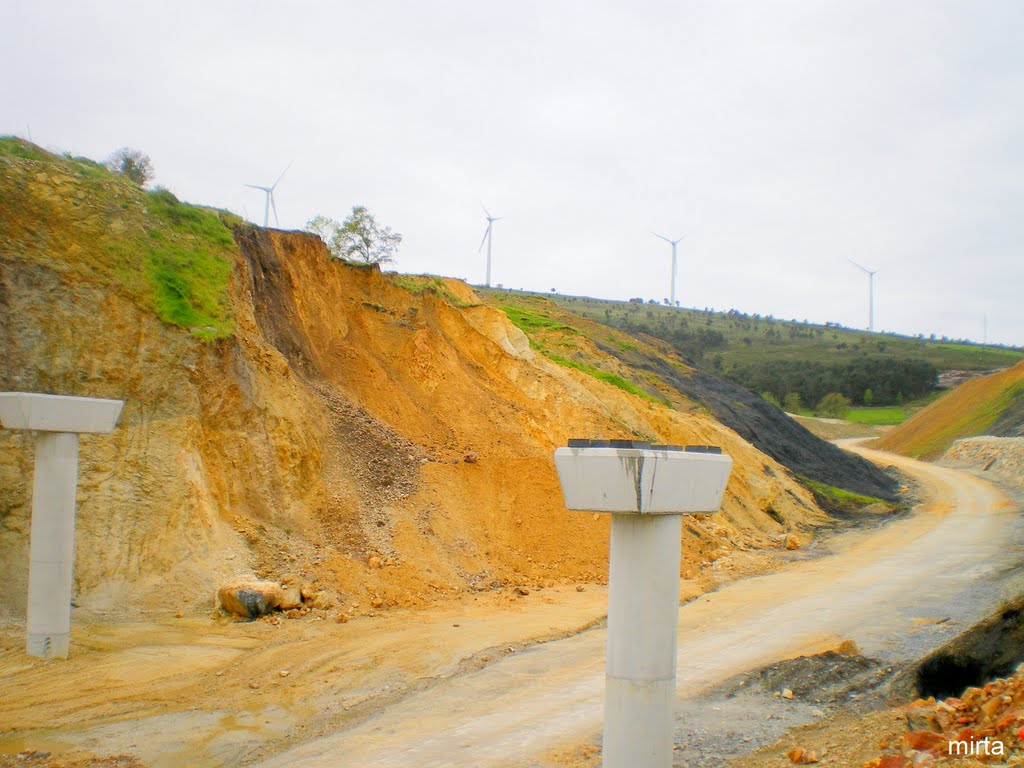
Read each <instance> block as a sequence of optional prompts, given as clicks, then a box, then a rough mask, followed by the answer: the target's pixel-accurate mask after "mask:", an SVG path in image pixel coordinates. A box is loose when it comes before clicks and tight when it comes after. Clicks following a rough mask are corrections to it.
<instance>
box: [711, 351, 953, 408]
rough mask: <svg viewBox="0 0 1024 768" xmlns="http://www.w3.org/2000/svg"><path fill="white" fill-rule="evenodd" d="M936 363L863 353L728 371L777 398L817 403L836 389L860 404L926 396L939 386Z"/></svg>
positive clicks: (892, 402) (894, 402)
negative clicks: (851, 357)
mask: <svg viewBox="0 0 1024 768" xmlns="http://www.w3.org/2000/svg"><path fill="white" fill-rule="evenodd" d="M938 375H939V372H938V369H937V368H936V367H935V366H934V365H932V364H931V363H929V362H926V361H924V360H896V359H893V358H888V357H870V356H866V355H865V356H864V357H860V358H858V359H856V360H853V361H851V362H844V363H835V364H827V363H818V362H811V361H805V360H772V361H768V362H764V363H756V364H752V365H747V366H738V367H734V368H732V369H730V370H729V371H728V377H729V378H730V379H732V380H733V381H735V382H736V383H738V384H741V385H742V386H744V387H746V388H747V389H749V390H752V391H754V392H761V393H765V394H769V395H771V397H773V398H774V399H775V401H776V402H779V403H786V402H787V401H788V402H795V401H794V399H793V395H796V396H798V397H799V402H802V403H806V404H808V405H813V404H816V403H820V402H821V400H822V398H824V397H825V396H826V395H828V394H830V393H833V392H838V393H840V394H842V395H844V396H845V397H847V398H849V400H850V401H851V402H852V403H855V404H858V405H899V404H902V403H904V402H905V401H907V400H913V399H915V398H918V397H923V396H924V395H927V394H928V393H929V392H931V391H932V390H933V389H934V388H935V384H936V380H937V379H938Z"/></svg>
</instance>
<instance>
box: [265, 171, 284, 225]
mask: <svg viewBox="0 0 1024 768" xmlns="http://www.w3.org/2000/svg"><path fill="white" fill-rule="evenodd" d="M278 181H280V179H278ZM267 194H268V195H270V207H271V208H273V209H274V223H275V224H277V226H281V222H280V220H278V218H277V205H275V204H274V192H273V190H271V191H270V192H267Z"/></svg>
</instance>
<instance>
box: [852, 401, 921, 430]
mask: <svg viewBox="0 0 1024 768" xmlns="http://www.w3.org/2000/svg"><path fill="white" fill-rule="evenodd" d="M843 418H844V419H845V420H846V421H852V422H855V423H857V424H868V425H870V426H873V427H883V426H888V425H891V424H902V423H903V422H904V421H906V420H907V412H906V410H904V409H903V408H901V407H899V406H887V407H885V408H851V409H850V410H848V411H847V412H846V413H845V414H843Z"/></svg>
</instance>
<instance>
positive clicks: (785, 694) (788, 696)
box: [782, 688, 793, 699]
mask: <svg viewBox="0 0 1024 768" xmlns="http://www.w3.org/2000/svg"><path fill="white" fill-rule="evenodd" d="M782 698H784V699H792V698H793V691H791V690H790V689H789V688H783V689H782Z"/></svg>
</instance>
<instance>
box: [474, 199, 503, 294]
mask: <svg viewBox="0 0 1024 768" xmlns="http://www.w3.org/2000/svg"><path fill="white" fill-rule="evenodd" d="M480 207H481V208H483V209H484V213H485V214H487V229H485V230H484V239H483V240H481V241H480V247H479V248H477V249H476V252H477V253H480V251H482V250H483V247H484V243H487V280H486V282H485V283H484V284H485V285H486V286H487V287H488V288H490V287H491V233H492V229H493V225H494V222H496V221H501V219H502V217H501V216H491V212H490V211H488V210H487V206H485V205H484V204H483V203H481V204H480Z"/></svg>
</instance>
